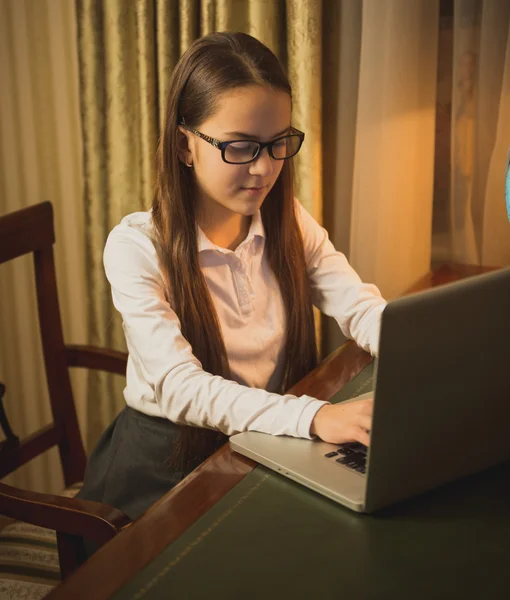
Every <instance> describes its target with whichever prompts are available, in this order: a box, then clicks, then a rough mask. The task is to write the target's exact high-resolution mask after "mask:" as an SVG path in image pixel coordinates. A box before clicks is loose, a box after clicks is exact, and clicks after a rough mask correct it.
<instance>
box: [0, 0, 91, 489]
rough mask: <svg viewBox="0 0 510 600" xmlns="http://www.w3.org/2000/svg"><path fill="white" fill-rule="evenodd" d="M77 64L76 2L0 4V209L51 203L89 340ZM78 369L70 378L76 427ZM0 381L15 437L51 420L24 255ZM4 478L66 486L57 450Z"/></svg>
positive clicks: (70, 328) (9, 285) (10, 290)
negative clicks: (3, 387) (75, 402)
mask: <svg viewBox="0 0 510 600" xmlns="http://www.w3.org/2000/svg"><path fill="white" fill-rule="evenodd" d="M77 65H78V63H77V58H76V32H75V16H74V2H71V1H70V0H1V1H0V72H1V77H0V85H1V94H0V97H1V99H2V100H1V102H0V214H5V213H8V212H11V211H14V210H17V209H20V208H23V207H25V206H28V205H31V204H35V203H37V202H42V201H44V200H51V202H52V203H53V206H54V210H55V230H56V240H57V243H56V246H55V259H56V270H57V280H58V287H59V294H60V305H61V306H60V307H61V312H62V317H63V326H64V335H65V339H66V341H67V342H68V343H85V342H86V340H87V326H86V301H87V290H86V286H85V267H84V256H83V253H84V240H83V229H84V228H83V214H84V211H83V203H82V175H81V131H80V121H79V104H78V70H77ZM83 375H84V373H75V374H74V375H73V387H74V389H75V400H76V401H77V404H78V412H79V417H80V421H81V424H82V426H84V425H85V419H84V415H85V396H86V394H85V380H84V377H83ZM0 380H1V381H3V382H4V383H5V384H6V386H7V398H6V405H7V411H8V415H9V419H10V422H11V425H12V427H13V429H14V431H15V432H16V433H17V434H18V435H20V436H21V437H25V436H27V435H29V434H30V433H32V432H33V431H34V430H36V429H37V428H39V427H41V426H43V425H45V424H47V423H49V422H50V421H51V414H50V406H49V399H48V393H47V386H46V377H45V374H44V366H43V358H42V351H41V345H40V341H39V331H38V320H37V309H36V301H35V286H34V281H33V268H32V260H31V257H22V258H19V259H17V260H15V261H13V262H12V263H8V264H4V265H0ZM7 481H8V482H11V483H12V484H13V485H19V486H21V487H26V488H28V489H36V490H39V491H48V492H50V491H57V490H58V489H59V488H61V487H62V485H63V483H62V476H61V472H60V467H59V461H58V455H57V451H56V450H55V449H53V450H51V453H50V456H45V457H42V458H40V459H36V460H35V461H32V462H31V463H29V464H28V465H27V466H26V467H23V468H22V469H20V470H19V472H17V473H16V474H15V475H12V476H10V477H9V478H7Z"/></svg>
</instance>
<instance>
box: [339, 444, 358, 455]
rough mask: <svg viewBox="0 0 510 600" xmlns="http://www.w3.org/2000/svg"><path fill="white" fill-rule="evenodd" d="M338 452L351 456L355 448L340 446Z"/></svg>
mask: <svg viewBox="0 0 510 600" xmlns="http://www.w3.org/2000/svg"><path fill="white" fill-rule="evenodd" d="M337 452H338V454H342V455H343V456H349V454H354V452H355V450H352V449H351V448H349V447H345V448H344V447H343V446H340V447H339V448H338V450H337Z"/></svg>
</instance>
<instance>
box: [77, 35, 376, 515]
mask: <svg viewBox="0 0 510 600" xmlns="http://www.w3.org/2000/svg"><path fill="white" fill-rule="evenodd" d="M304 137H305V134H304V133H302V132H301V131H298V130H297V129H295V128H294V127H292V124H291V88H290V85H289V82H288V80H287V77H286V76H285V74H284V72H283V70H282V68H281V66H280V64H279V63H278V60H277V58H276V57H275V56H274V55H273V54H272V52H271V51H270V50H269V49H268V48H266V47H265V46H264V45H263V44H261V43H260V42H258V41H257V40H256V39H254V38H253V37H251V36H249V35H246V34H242V33H236V34H229V33H215V34H212V35H209V36H207V37H204V38H202V39H200V40H197V41H196V42H194V43H193V44H192V45H191V47H190V48H189V49H188V50H187V52H186V53H185V54H184V55H183V57H182V58H181V60H180V61H179V63H178V65H177V66H176V68H175V70H174V72H173V75H172V78H171V81H170V87H169V94H168V105H167V110H166V124H165V127H164V130H163V133H162V138H161V143H160V146H159V149H158V167H157V184H156V191H155V195H154V202H153V206H152V210H151V211H149V212H148V213H145V212H139V213H134V214H131V215H129V216H127V217H125V218H124V219H123V220H122V222H121V223H120V225H118V226H117V227H115V228H114V230H113V231H112V232H111V234H110V236H109V238H108V242H107V244H106V248H105V252H104V264H105V270H106V276H107V277H108V280H109V282H110V283H111V286H112V295H113V302H114V304H115V307H116V308H117V310H118V311H119V312H120V313H121V315H122V319H123V327H124V331H125V335H126V341H127V346H128V350H129V359H128V367H127V386H126V388H125V391H124V395H125V399H126V403H127V407H126V408H125V409H124V410H123V411H122V412H121V413H120V414H119V416H118V417H117V418H116V419H115V421H114V422H113V423H112V424H111V425H110V427H109V428H108V429H107V431H106V432H105V433H104V434H103V436H102V438H101V439H100V441H99V443H98V445H97V447H96V448H95V450H94V452H93V453H92V455H91V457H90V459H89V463H88V466H87V473H86V476H85V483H84V487H83V489H82V491H81V493H80V495H79V496H80V497H82V498H86V499H90V500H97V501H100V502H105V503H107V504H111V505H113V506H115V507H117V508H119V509H120V510H122V511H124V512H125V513H126V514H127V515H128V516H129V517H131V518H132V519H134V518H136V517H138V516H139V515H140V514H141V513H142V512H144V511H145V510H146V509H147V508H148V507H149V506H150V505H151V504H152V503H153V502H155V501H156V500H157V499H158V498H160V497H161V496H162V495H163V494H165V493H166V492H167V491H168V490H169V489H170V488H172V487H173V486H174V485H175V484H176V483H177V482H178V481H180V480H181V479H182V477H183V476H185V475H186V474H188V473H189V472H190V471H191V470H192V469H193V468H194V467H195V466H197V465H198V464H199V463H200V462H201V461H203V460H204V459H205V458H206V457H207V456H208V455H210V454H211V453H212V452H213V451H214V450H215V449H216V448H218V447H219V446H220V445H221V444H222V443H224V442H225V440H226V437H225V436H226V435H227V436H228V435H231V434H233V433H236V432H239V431H246V430H256V431H262V432H266V433H269V434H273V435H290V436H296V437H302V438H308V439H310V438H311V437H312V436H314V435H315V436H318V437H320V438H322V439H323V440H325V441H328V442H333V443H341V442H345V441H360V442H362V443H364V444H368V443H369V430H370V423H371V411H372V403H371V401H370V400H358V401H355V402H352V403H349V404H346V405H345V406H342V405H340V406H333V405H331V404H329V403H327V402H322V401H319V400H317V399H315V398H311V397H309V396H301V397H299V398H298V397H296V396H293V395H291V394H284V392H285V390H287V389H289V388H290V387H291V386H292V385H293V384H294V383H296V382H297V381H298V380H299V379H301V378H302V377H303V376H304V375H305V374H306V373H308V372H309V371H310V370H311V369H313V368H314V367H315V366H316V364H317V354H316V341H315V330H314V321H313V311H312V303H313V304H315V305H316V306H318V307H319V308H320V309H321V310H322V311H323V312H324V313H325V314H327V315H331V316H333V317H335V319H336V320H337V321H338V324H339V325H340V327H341V329H342V331H343V332H344V334H345V335H347V336H349V337H351V338H353V339H354V340H355V341H356V342H357V344H358V345H359V346H361V347H363V348H364V349H366V350H368V351H369V352H371V353H372V354H375V353H376V352H377V345H378V336H379V327H380V316H381V312H382V309H383V308H384V305H385V302H384V300H383V299H382V298H381V295H380V293H379V291H378V290H377V288H376V287H374V286H372V285H366V284H363V283H362V282H361V280H360V279H359V277H358V276H357V275H356V273H355V272H354V271H353V269H352V268H351V267H350V266H349V264H348V263H347V260H346V258H345V257H344V256H343V255H342V254H340V253H339V252H336V251H335V249H334V248H333V246H332V244H331V242H330V241H329V239H328V236H327V234H326V231H325V230H324V229H322V228H321V227H320V226H319V225H318V224H317V223H316V222H315V221H314V220H313V218H312V217H311V216H310V215H309V214H308V213H307V212H306V211H305V210H304V209H303V207H302V206H301V205H300V204H299V203H298V202H297V201H296V200H295V199H294V197H293V193H292V157H293V156H294V155H296V154H297V153H298V152H299V149H300V147H301V145H302V143H303V140H304Z"/></svg>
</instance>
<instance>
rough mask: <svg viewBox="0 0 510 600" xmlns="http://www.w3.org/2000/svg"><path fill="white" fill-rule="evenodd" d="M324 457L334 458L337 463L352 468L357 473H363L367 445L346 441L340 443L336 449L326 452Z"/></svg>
mask: <svg viewBox="0 0 510 600" xmlns="http://www.w3.org/2000/svg"><path fill="white" fill-rule="evenodd" d="M324 456H325V457H326V458H330V459H332V460H335V461H336V462H337V463H339V464H341V465H344V467H349V468H350V469H354V471H357V472H358V473H365V470H366V464H367V447H366V446H365V445H363V444H360V442H347V443H345V444H340V445H339V446H338V449H337V450H334V451H333V452H328V453H327V454H325V455H324Z"/></svg>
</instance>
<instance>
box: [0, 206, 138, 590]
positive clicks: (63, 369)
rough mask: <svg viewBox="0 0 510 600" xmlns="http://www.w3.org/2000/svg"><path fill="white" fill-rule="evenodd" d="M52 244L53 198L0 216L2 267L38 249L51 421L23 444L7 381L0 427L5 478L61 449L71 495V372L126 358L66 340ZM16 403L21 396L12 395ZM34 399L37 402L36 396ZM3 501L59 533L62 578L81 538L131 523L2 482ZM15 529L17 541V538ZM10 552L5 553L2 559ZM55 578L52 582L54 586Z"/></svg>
mask: <svg viewBox="0 0 510 600" xmlns="http://www.w3.org/2000/svg"><path fill="white" fill-rule="evenodd" d="M54 243H55V234H54V228H53V208H52V205H51V203H50V202H43V203H41V204H37V205H34V206H31V207H29V208H25V209H22V210H19V211H16V212H14V213H11V214H8V215H5V216H2V217H0V264H1V263H4V262H6V261H9V260H11V259H14V258H16V257H18V256H21V255H24V254H29V253H32V254H33V258H34V266H35V282H36V291H37V308H38V314H39V324H40V334H41V341H42V348H43V355H44V364H45V370H46V378H47V382H48V387H49V395H50V400H51V411H52V416H53V422H52V423H51V424H50V425H48V426H46V427H43V428H42V429H40V430H38V431H37V432H36V433H34V434H32V435H30V436H29V437H28V438H27V439H25V440H23V441H20V440H19V439H18V437H17V436H16V435H15V434H14V433H13V432H12V430H11V427H10V426H9V422H8V419H7V416H6V413H5V410H4V407H3V402H2V397H3V396H4V395H5V398H6V400H9V398H8V393H6V390H5V386H3V385H2V384H0V425H1V426H2V429H3V431H4V435H5V440H4V441H3V442H1V443H0V479H1V478H3V477H5V476H6V475H8V474H9V473H11V472H12V471H14V470H15V469H17V468H18V467H20V466H21V465H24V464H25V463H26V462H28V461H29V460H31V459H32V458H35V457H36V456H39V455H40V454H41V453H42V452H45V451H46V450H48V449H49V448H51V447H53V446H57V447H58V450H59V453H60V460H61V463H62V470H63V474H64V481H65V485H66V488H68V489H67V492H64V494H65V495H66V496H72V495H73V494H74V493H77V491H78V489H79V487H80V482H82V481H83V476H84V472H85V465H86V455H85V451H84V448H83V443H82V439H81V435H80V431H79V428H78V420H77V417H76V409H75V406H74V400H73V394H72V389H71V382H70V378H69V370H68V369H69V367H85V368H90V369H101V370H104V371H108V372H110V373H118V374H122V375H125V373H126V362H127V355H126V354H124V353H122V352H117V351H113V350H103V349H98V348H93V347H89V346H70V345H67V346H66V345H64V339H63V334H62V324H61V318H60V309H59V302H58V296H57V285H56V278H55V266H54V260H53V244H54ZM0 335H1V332H0ZM7 392H8V390H7ZM12 401H16V399H15V398H12ZM32 401H33V402H37V398H34V399H33V400H32ZM0 506H1V509H0V514H2V515H4V516H6V517H9V518H11V519H15V520H18V521H23V522H24V523H27V524H31V525H33V526H37V527H43V528H48V529H51V530H54V531H56V544H55V545H54V548H55V552H56V547H57V546H58V558H59V562H60V573H61V577H62V578H65V577H67V576H68V575H69V574H70V573H71V572H73V571H74V570H75V569H76V567H77V566H78V565H79V563H80V560H81V544H80V543H79V541H80V539H81V538H80V537H79V536H84V537H86V538H89V539H91V540H93V541H94V542H96V543H97V544H99V545H103V544H104V543H105V542H107V541H108V540H109V539H111V538H112V537H114V536H115V535H116V534H117V533H118V532H119V531H120V530H121V529H123V528H125V527H126V526H128V525H129V523H130V520H129V518H128V517H127V516H126V515H125V514H124V513H122V512H120V511H118V510H117V509H115V508H113V507H111V506H106V505H103V504H100V503H96V502H88V501H83V500H78V499H76V498H72V497H64V496H62V497H61V496H55V495H49V494H42V493H36V492H29V491H26V490H20V489H17V488H14V487H12V486H9V485H6V484H4V483H0ZM12 527H13V525H8V526H6V527H4V528H3V529H2V531H0V538H2V537H4V538H5V536H7V538H8V536H9V528H12ZM17 531H18V533H16V535H15V537H16V539H18V538H19V530H17ZM32 538H33V535H32ZM0 546H1V545H0ZM2 548H5V547H4V546H3V547H2ZM5 556H6V555H5V551H4V550H3V554H2V557H5ZM0 562H1V561H0ZM7 562H8V561H7ZM0 569H1V565H0ZM20 572H21V569H18V571H17V573H18V575H19V573H20ZM40 576H41V574H40V573H39V577H40ZM54 576H55V575H54ZM56 583H57V581H54V583H53V585H55V584H56ZM0 595H2V594H0ZM2 597H4V596H2ZM30 597H32V596H30Z"/></svg>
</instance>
